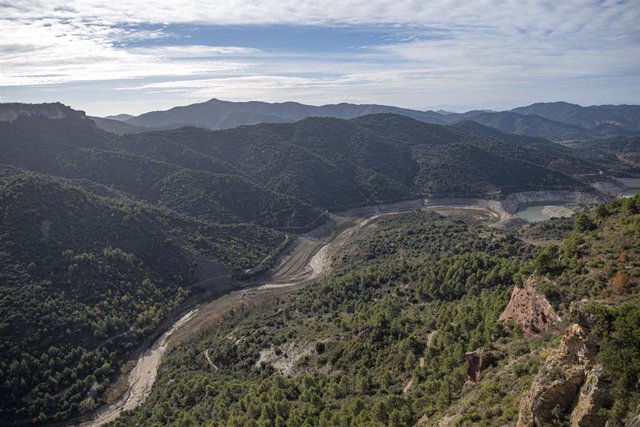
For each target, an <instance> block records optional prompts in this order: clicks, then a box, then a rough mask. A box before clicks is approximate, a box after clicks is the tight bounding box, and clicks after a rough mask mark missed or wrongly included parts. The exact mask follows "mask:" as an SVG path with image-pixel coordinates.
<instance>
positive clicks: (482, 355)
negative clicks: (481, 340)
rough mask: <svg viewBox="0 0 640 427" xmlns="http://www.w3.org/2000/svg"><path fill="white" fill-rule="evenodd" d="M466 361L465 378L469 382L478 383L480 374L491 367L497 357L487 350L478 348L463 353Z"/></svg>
mask: <svg viewBox="0 0 640 427" xmlns="http://www.w3.org/2000/svg"><path fill="white" fill-rule="evenodd" d="M464 356H465V358H466V359H467V365H468V366H467V377H468V378H469V381H473V382H474V383H475V382H478V380H479V379H480V373H482V371H484V370H485V369H487V368H488V367H489V366H492V365H493V364H494V363H495V361H496V359H497V356H496V354H495V352H493V351H491V350H487V349H486V348H479V349H476V350H474V351H470V352H469V353H465V355H464Z"/></svg>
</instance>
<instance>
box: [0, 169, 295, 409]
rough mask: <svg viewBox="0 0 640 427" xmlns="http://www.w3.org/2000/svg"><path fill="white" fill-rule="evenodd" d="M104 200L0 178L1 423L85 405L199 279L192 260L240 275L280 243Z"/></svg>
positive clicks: (249, 231)
mask: <svg viewBox="0 0 640 427" xmlns="http://www.w3.org/2000/svg"><path fill="white" fill-rule="evenodd" d="M111 196H112V197H99V196H96V195H94V194H92V193H88V192H87V191H85V190H83V189H82V188H81V187H78V186H76V185H73V184H72V183H70V182H68V181H64V180H59V179H54V178H51V177H47V176H44V175H38V174H31V173H19V172H18V173H16V174H14V175H9V176H6V177H3V178H0V218H2V221H0V248H2V249H1V250H0V314H1V315H0V394H1V395H2V396H3V399H2V406H1V407H0V418H1V419H3V420H7V419H10V418H23V417H36V416H40V418H43V419H44V418H46V416H52V417H53V418H54V419H62V418H64V417H67V416H69V415H70V414H72V413H74V412H76V411H77V410H78V409H80V408H83V409H88V408H91V407H93V406H94V405H95V404H96V402H99V397H100V393H101V392H102V391H103V390H104V388H105V386H106V385H107V384H108V382H109V381H110V380H111V379H112V378H113V376H114V374H115V373H116V372H117V371H118V368H119V366H120V364H121V363H122V361H123V357H124V356H125V355H126V353H127V352H128V351H129V350H131V349H132V348H135V346H136V345H138V344H140V343H141V342H143V341H144V340H145V339H146V338H147V337H149V335H150V334H151V333H152V332H153V331H154V329H155V327H156V326H158V324H159V323H160V322H161V321H162V320H163V319H164V317H165V316H166V315H167V314H168V313H170V312H171V311H172V310H173V309H174V308H176V307H177V306H178V305H179V304H180V302H182V301H183V300H184V299H185V298H186V296H187V295H188V293H189V291H188V289H187V288H188V287H189V286H190V285H192V284H194V283H195V282H197V281H198V280H197V277H196V275H195V259H196V254H202V255H205V256H208V257H212V258H214V259H218V260H220V261H222V262H223V263H225V264H226V265H227V266H228V268H227V270H230V269H236V270H241V269H244V268H249V267H252V266H254V265H256V264H258V263H259V262H260V261H261V260H262V259H264V258H265V257H266V256H268V255H269V254H270V253H271V252H272V251H273V250H275V248H277V247H278V245H280V244H281V243H282V242H283V241H284V236H283V235H282V234H280V233H278V232H275V231H270V230H268V229H262V228H260V227H257V226H221V225H215V224H210V223H206V222H201V221H197V220H195V219H193V218H189V217H183V216H181V215H178V214H176V213H175V212H172V211H168V210H162V209H157V208H153V207H151V206H149V205H146V204H144V203H141V202H136V201H133V200H131V199H128V198H126V197H123V196H116V195H113V194H111ZM40 414H41V415H40Z"/></svg>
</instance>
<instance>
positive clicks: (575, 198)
mask: <svg viewBox="0 0 640 427" xmlns="http://www.w3.org/2000/svg"><path fill="white" fill-rule="evenodd" d="M606 201H607V197H605V196H603V195H600V194H595V193H588V192H585V191H525V192H521V193H512V194H509V195H508V196H507V197H506V198H505V199H504V200H502V201H501V202H500V205H501V206H502V209H504V210H505V211H506V212H508V213H510V214H515V213H516V212H517V211H518V206H520V205H521V204H526V203H536V204H540V203H545V202H550V203H552V202H563V203H577V204H581V205H585V204H597V203H603V202H606Z"/></svg>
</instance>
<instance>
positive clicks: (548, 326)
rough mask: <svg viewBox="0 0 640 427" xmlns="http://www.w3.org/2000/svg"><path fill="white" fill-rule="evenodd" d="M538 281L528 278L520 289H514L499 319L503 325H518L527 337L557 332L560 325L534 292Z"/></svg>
mask: <svg viewBox="0 0 640 427" xmlns="http://www.w3.org/2000/svg"><path fill="white" fill-rule="evenodd" d="M538 280H539V278H538V277H536V276H530V277H529V278H528V279H527V280H525V282H524V285H523V287H522V288H518V287H517V286H516V287H514V288H513V292H512V293H511V300H510V301H509V304H508V305H507V307H506V308H505V309H504V312H503V313H502V314H501V315H500V319H499V320H500V321H501V322H503V323H507V322H514V323H517V324H519V325H520V326H522V330H523V331H524V333H525V335H529V336H530V335H536V334H539V333H542V332H544V331H554V332H557V331H558V324H559V323H560V317H559V316H558V315H557V314H556V312H555V310H554V309H553V307H552V306H551V304H550V303H549V301H547V299H546V298H545V297H544V296H543V295H540V294H539V293H538V292H537V291H536V289H535V284H536V282H537V281H538Z"/></svg>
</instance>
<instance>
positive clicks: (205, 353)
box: [204, 349, 218, 371]
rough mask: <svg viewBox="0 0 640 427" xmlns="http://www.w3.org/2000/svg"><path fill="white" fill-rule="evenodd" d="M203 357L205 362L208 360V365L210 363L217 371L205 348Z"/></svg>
mask: <svg viewBox="0 0 640 427" xmlns="http://www.w3.org/2000/svg"><path fill="white" fill-rule="evenodd" d="M204 357H205V358H206V359H207V362H209V365H211V367H212V368H213V369H215V370H216V371H217V370H218V367H217V366H216V365H215V363H213V362H212V361H211V358H210V357H209V349H206V350H205V351H204Z"/></svg>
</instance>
